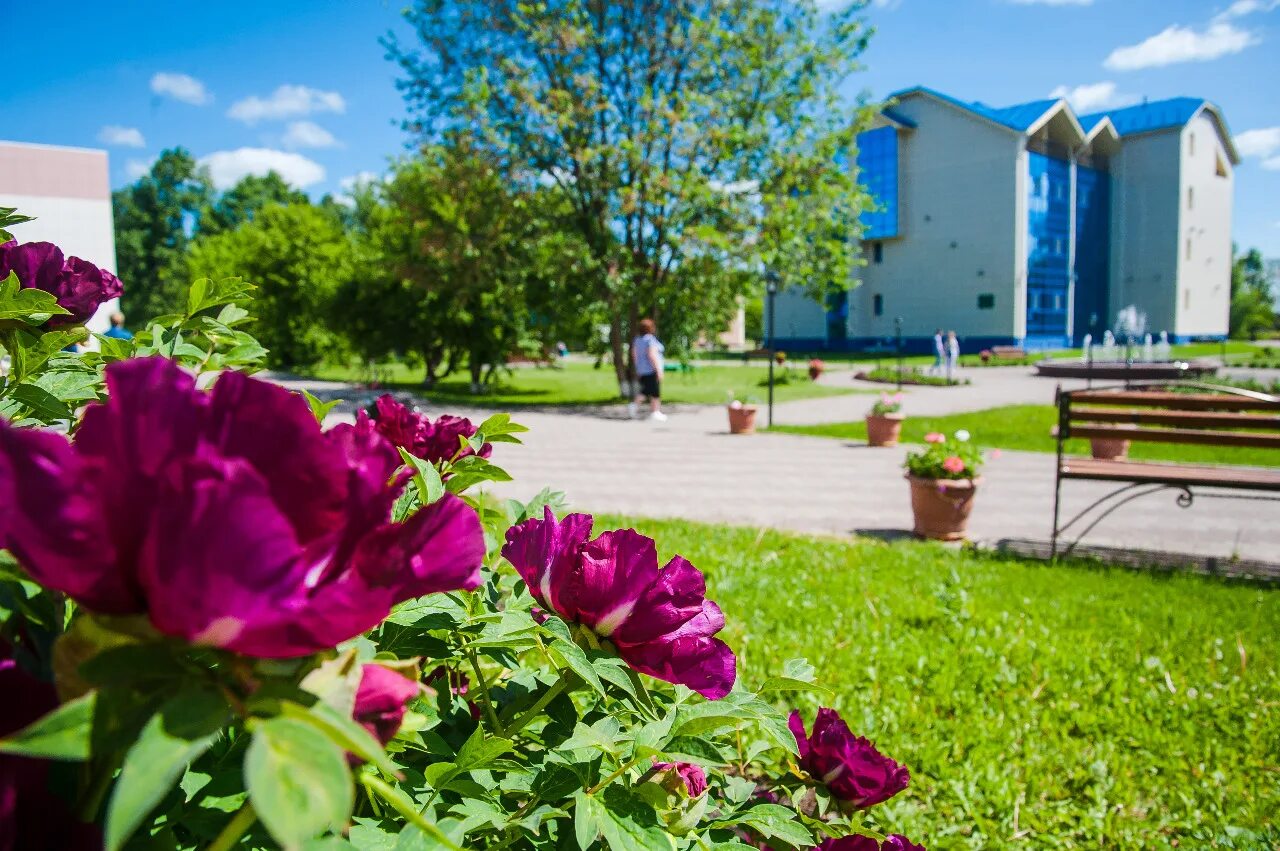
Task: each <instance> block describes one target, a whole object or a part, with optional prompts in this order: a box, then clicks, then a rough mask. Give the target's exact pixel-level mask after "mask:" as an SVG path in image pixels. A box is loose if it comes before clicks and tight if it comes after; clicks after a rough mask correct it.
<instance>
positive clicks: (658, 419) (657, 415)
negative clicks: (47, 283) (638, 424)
mask: <svg viewBox="0 0 1280 851" xmlns="http://www.w3.org/2000/svg"><path fill="white" fill-rule="evenodd" d="M649 419H651V420H653V421H654V422H655V423H665V422H666V421H667V415H666V414H664V413H662V411H654V412H653V413H652V414H650V415H649Z"/></svg>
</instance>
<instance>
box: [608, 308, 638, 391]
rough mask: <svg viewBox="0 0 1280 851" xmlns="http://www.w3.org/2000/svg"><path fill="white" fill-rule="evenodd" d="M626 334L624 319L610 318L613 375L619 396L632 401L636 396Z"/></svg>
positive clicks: (614, 316)
mask: <svg viewBox="0 0 1280 851" xmlns="http://www.w3.org/2000/svg"><path fill="white" fill-rule="evenodd" d="M624 333H625V331H624V329H623V328H622V317H621V316H619V315H617V314H616V313H615V314H614V315H613V316H611V317H610V318H609V350H610V351H611V352H612V353H613V374H614V376H615V377H616V378H617V379H618V395H619V396H621V397H622V398H624V399H630V398H632V397H633V396H634V395H635V393H634V390H635V387H634V384H633V383H632V381H631V358H630V356H629V355H630V353H629V352H628V348H629V344H627V343H625V342H624V339H625V338H624V337H623V334H624Z"/></svg>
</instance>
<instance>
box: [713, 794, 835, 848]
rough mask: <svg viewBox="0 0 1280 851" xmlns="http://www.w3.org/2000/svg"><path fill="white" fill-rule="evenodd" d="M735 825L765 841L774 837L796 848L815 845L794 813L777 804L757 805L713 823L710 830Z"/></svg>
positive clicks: (806, 829) (810, 835) (811, 836)
mask: <svg viewBox="0 0 1280 851" xmlns="http://www.w3.org/2000/svg"><path fill="white" fill-rule="evenodd" d="M735 824H743V825H746V826H748V827H751V828H753V829H754V830H756V831H757V832H759V833H760V834H761V835H762V836H763V837H764V838H765V839H772V838H775V837H776V838H778V839H781V840H782V841H783V842H786V843H788V844H790V845H794V846H795V847H796V848H809V847H812V846H814V845H816V844H817V842H815V841H814V839H813V834H811V833H810V832H809V830H808V828H806V827H805V826H804V825H802V824H800V822H798V821H797V820H796V813H795V811H794V810H789V809H787V808H786V807H783V806H780V805H778V804H757V805H756V806H754V807H752V808H751V809H749V810H747V811H746V812H745V813H739V814H738V815H736V816H734V817H733V818H729V819H723V820H721V821H718V822H715V823H714V824H712V825H711V828H712V829H713V830H715V829H717V828H724V827H732V826H733V825H735Z"/></svg>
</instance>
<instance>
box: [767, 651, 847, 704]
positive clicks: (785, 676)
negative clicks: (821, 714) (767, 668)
mask: <svg viewBox="0 0 1280 851" xmlns="http://www.w3.org/2000/svg"><path fill="white" fill-rule="evenodd" d="M816 680H817V674H816V672H815V671H814V667H813V665H811V664H809V661H808V660H807V659H789V660H787V662H786V663H784V664H783V666H782V676H779V677H769V678H768V679H767V680H765V681H764V685H762V686H760V694H766V693H768V692H774V691H816V692H821V693H823V694H828V695H829V694H834V692H833V691H832V690H831V689H829V688H827V687H826V686H824V685H821V684H820V683H818V682H817V681H816Z"/></svg>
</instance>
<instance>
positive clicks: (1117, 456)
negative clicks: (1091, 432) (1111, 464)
mask: <svg viewBox="0 0 1280 851" xmlns="http://www.w3.org/2000/svg"><path fill="white" fill-rule="evenodd" d="M1089 451H1090V452H1092V453H1093V457H1094V458H1099V459H1101V460H1103V461H1123V460H1124V459H1125V458H1126V457H1128V455H1129V441H1127V440H1119V439H1114V438H1106V437H1091V438H1089Z"/></svg>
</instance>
